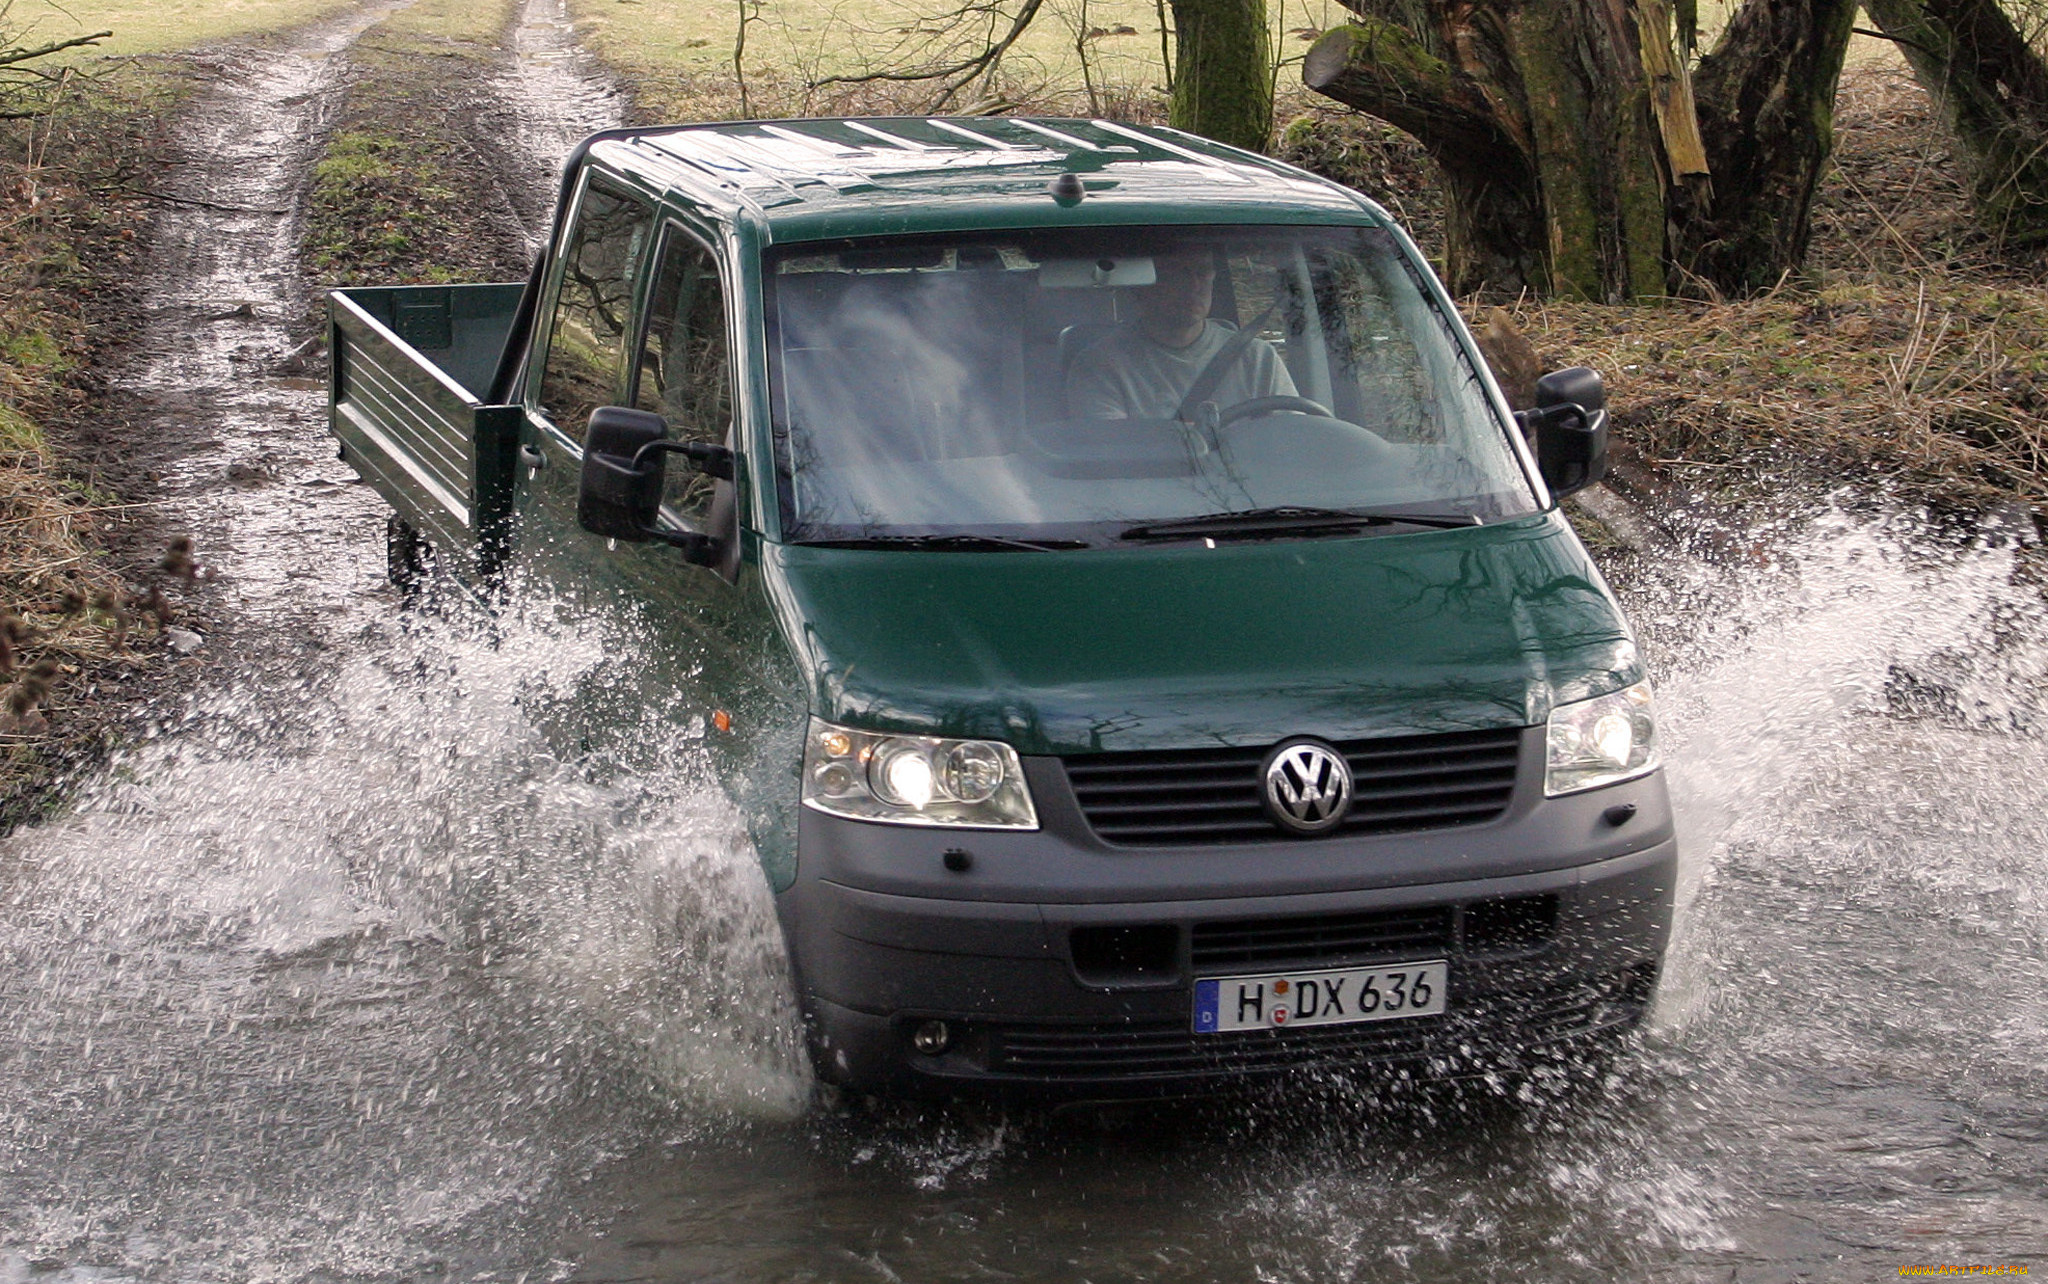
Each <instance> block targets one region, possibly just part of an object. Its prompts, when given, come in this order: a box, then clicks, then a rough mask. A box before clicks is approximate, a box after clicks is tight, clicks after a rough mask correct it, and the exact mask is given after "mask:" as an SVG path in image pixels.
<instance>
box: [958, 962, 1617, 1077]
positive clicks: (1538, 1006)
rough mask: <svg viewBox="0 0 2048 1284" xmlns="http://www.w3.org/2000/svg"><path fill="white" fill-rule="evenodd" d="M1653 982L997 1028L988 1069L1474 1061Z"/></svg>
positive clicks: (1532, 1044) (1123, 1071)
mask: <svg viewBox="0 0 2048 1284" xmlns="http://www.w3.org/2000/svg"><path fill="white" fill-rule="evenodd" d="M1655 982H1656V972H1655V967H1654V965H1648V966H1645V967H1641V968H1631V969H1629V970H1627V971H1623V972H1619V973H1616V974H1615V975H1613V976H1611V977H1606V978H1603V979H1601V980H1599V981H1596V982H1580V983H1576V984H1570V985H1563V986H1558V987H1554V988H1552V989H1548V990H1538V991H1534V992H1530V993H1519V994H1501V995H1493V996H1489V997H1487V998H1485V999H1482V1000H1479V1001H1476V1002H1473V1003H1470V1004H1469V1005H1466V1006H1464V1007H1462V1008H1460V1007H1459V1006H1457V1005H1458V1002H1459V1000H1458V998H1457V995H1456V994H1455V993H1453V994H1452V995H1451V1003H1452V1005H1453V1007H1452V1010H1451V1012H1449V1013H1447V1014H1445V1015H1443V1016H1434V1017H1415V1018H1413V1019H1410V1020H1395V1021H1371V1022H1363V1023H1359V1024H1355V1025H1325V1026H1297V1027H1295V1028H1293V1029H1289V1030H1245V1031H1235V1032H1231V1033H1227V1034H1196V1033H1194V1032H1193V1031H1192V1030H1190V1029H1189V1028H1188V1026H1187V1024H1186V1023H1185V1022H1130V1023H1127V1024H1121V1025H1036V1026H1006V1027H998V1028H996V1029H993V1030H991V1031H990V1035H991V1038H990V1041H989V1070H990V1071H991V1072H992V1073H997V1074H1011V1075H1028V1076H1031V1077H1034V1078H1041V1079H1108V1078H1115V1079H1131V1078H1144V1077H1148V1076H1152V1077H1160V1078H1167V1077H1176V1076H1189V1075H1195V1076H1199V1075H1222V1074H1238V1073H1244V1072H1247V1071H1260V1070H1282V1069H1288V1068H1291V1067H1296V1066H1307V1065H1328V1066H1346V1065H1363V1064H1367V1063H1372V1062H1389V1061H1419V1060H1425V1059H1431V1058H1445V1059H1448V1060H1449V1061H1451V1062H1454V1063H1469V1062H1474V1061H1475V1060H1479V1059H1483V1058H1486V1057H1488V1056H1497V1055H1499V1054H1501V1053H1505V1052H1509V1051H1512V1050H1517V1049H1532V1048H1538V1047H1541V1046H1542V1045H1544V1044H1547V1043H1553V1042H1557V1041H1559V1040H1562V1039H1569V1038H1572V1037H1574V1036H1579V1035H1586V1034H1591V1033H1593V1032H1595V1031H1598V1030H1602V1029H1607V1028H1611V1027H1614V1026H1616V1025H1619V1024H1621V1023H1622V1022H1624V1021H1627V1020H1632V1019H1634V1018H1635V1017H1637V1016H1639V1015H1640V1014H1641V1013H1642V1011H1643V1008H1644V1006H1645V1005H1646V1004H1647V1002H1648V1000H1649V995H1650V990H1651V989H1652V988H1653V987H1654V985H1655ZM1447 1068H1449V1069H1452V1070H1455V1069H1456V1065H1455V1064H1454V1065H1451V1066H1448V1067H1447Z"/></svg>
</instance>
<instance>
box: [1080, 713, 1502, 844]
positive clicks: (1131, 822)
mask: <svg viewBox="0 0 2048 1284" xmlns="http://www.w3.org/2000/svg"><path fill="white" fill-rule="evenodd" d="M1521 744H1522V731H1521V729H1520V728H1518V727H1508V728H1504V729H1502V730H1498V731H1463V732H1456V733H1453V734H1450V735H1442V736H1400V737H1393V738H1386V739H1379V740H1353V741H1349V742H1346V743H1344V744H1340V745H1338V746H1337V748H1338V749H1339V750H1341V751H1342V752H1343V754H1344V757H1345V758H1346V759H1347V760H1348V761H1349V762H1350V763H1351V774H1352V778H1353V782H1354V783H1353V792H1352V798H1351V810H1350V812H1349V813H1348V814H1347V815H1346V816H1345V818H1344V823H1343V824H1342V825H1341V826H1339V827H1338V828H1336V829H1334V830H1332V831H1330V832H1331V833H1332V834H1388V833H1400V832H1403V831H1408V830H1419V829H1448V828H1452V827H1454V826H1458V825H1477V824H1483V823H1484V822H1486V821H1489V820H1492V819H1494V818H1495V817H1497V816H1499V815H1500V814H1501V813H1502V812H1504V811H1506V810H1507V806H1508V801H1509V799H1511V798H1512V797H1513V796H1514V790H1515V769H1516V763H1517V758H1518V756H1519V752H1520V749H1521ZM1265 758H1266V749H1265V748H1252V749H1178V750H1167V751H1164V752H1157V753H1118V754H1091V755H1088V756H1087V757H1074V758H1068V759H1066V760H1065V764H1066V769H1067V780H1068V782H1069V783H1071V784H1072V785H1073V787H1074V795H1075V797H1076V798H1078V799H1079V800H1080V803H1081V811H1082V813H1083V814H1084V815H1086V816H1087V817H1088V823H1089V825H1091V826H1092V827H1093V828H1094V830H1095V832H1096V833H1097V834H1098V835H1099V836H1101V838H1102V840H1103V841H1104V842H1108V843H1114V844H1117V845H1119V846H1124V847H1174V846H1197V845H1210V844H1216V843H1260V842H1274V841H1281V840H1283V839H1284V838H1285V835H1283V834H1282V832H1281V830H1280V828H1279V827H1278V826H1277V825H1275V824H1274V823H1273V822H1272V821H1271V820H1270V819H1268V818H1267V816H1266V812H1265V809H1264V807H1263V805H1262V804H1261V802H1260V781H1259V764H1260V763H1262V762H1264V761H1265ZM1324 837H1328V835H1324ZM1287 841H1297V840H1292V839H1288V840H1287ZM1310 841H1314V840H1310Z"/></svg>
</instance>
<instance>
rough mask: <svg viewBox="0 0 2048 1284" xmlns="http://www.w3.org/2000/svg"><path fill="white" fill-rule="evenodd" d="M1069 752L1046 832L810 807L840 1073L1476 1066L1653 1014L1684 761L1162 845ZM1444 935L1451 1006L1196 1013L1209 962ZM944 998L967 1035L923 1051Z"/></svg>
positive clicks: (818, 967)
mask: <svg viewBox="0 0 2048 1284" xmlns="http://www.w3.org/2000/svg"><path fill="white" fill-rule="evenodd" d="M1056 774H1057V773H1056V768H1055V770H1054V771H1053V772H1041V771H1039V770H1034V771H1033V780H1032V785H1033V792H1034V795H1035V796H1036V797H1037V798H1038V799H1039V801H1040V810H1041V819H1042V821H1043V822H1044V828H1043V829H1041V830H1040V831H1039V832H1035V833H1027V834H1008V833H1005V834H995V833H984V832H958V831H955V832H946V831H937V830H919V829H908V828H901V827H894V826H879V825H870V824H863V823H859V822H852V821H844V820H839V819H835V818H832V817H828V816H824V815H821V814H818V813H815V812H810V811H806V812H805V813H804V815H803V820H802V828H801V842H800V853H799V867H798V877H797V881H796V882H795V884H794V885H792V886H791V887H790V888H789V889H788V890H787V891H785V892H784V893H782V895H781V896H780V897H779V898H778V909H779V912H780V914H781V916H782V920H783V927H784V931H785V934H786V936H787V939H788V941H789V945H790V953H791V957H792V960H793V962H794V964H795V968H796V973H797V979H798V985H799V989H800V997H801V1001H802V1004H803V1008H804V1013H805V1017H806V1020H807V1021H808V1023H809V1027H810V1037H811V1046H812V1055H813V1060H814V1063H815V1065H816V1067H817V1070H818V1073H819V1075H820V1076H821V1077H822V1078H824V1079H826V1080H828V1081H831V1082H837V1083H842V1084H846V1085H849V1086H852V1087H856V1088H859V1089H863V1090H873V1091H887V1092H892V1093H908V1094H949V1093H963V1092H975V1091H995V1092H1010V1093H1022V1094H1025V1095H1034V1096H1055V1097H1056V1096H1068V1097H1074V1096H1079V1097H1090V1098H1100V1097H1119V1096H1143V1095H1148V1094H1157V1093H1174V1092H1186V1091H1202V1090H1205V1089H1207V1088H1210V1087H1214V1086H1220V1085H1221V1084H1222V1083H1225V1082H1235V1081H1241V1080H1243V1079H1244V1078H1246V1077H1247V1076H1259V1075H1264V1074H1273V1073H1282V1072H1287V1071H1291V1070H1295V1069H1298V1068H1301V1067H1304V1066H1314V1067H1319V1068H1320V1067H1334V1068H1343V1067H1352V1066H1367V1065H1372V1064H1376V1063H1395V1062H1398V1063H1402V1064H1404V1065H1406V1064H1413V1065H1418V1066H1422V1067H1424V1068H1426V1069H1430V1070H1433V1071H1435V1072H1437V1073H1442V1074H1451V1075H1455V1074H1458V1073H1463V1072H1473V1071H1481V1070H1485V1069H1489V1068H1493V1067H1495V1066H1498V1065H1502V1064H1513V1063H1515V1062H1516V1061H1517V1059H1519V1058H1523V1057H1526V1055H1527V1054H1528V1053H1529V1052H1531V1051H1532V1050H1535V1049H1540V1048H1545V1047H1551V1046H1556V1045H1569V1044H1573V1043H1576V1042H1578V1041H1581V1040H1585V1039H1589V1038H1598V1037H1600V1036H1602V1035H1605V1034H1608V1033H1611V1032H1613V1031H1616V1030H1619V1029H1623V1028H1626V1027H1628V1026H1630V1025H1633V1024H1634V1023H1635V1022H1636V1021H1637V1020H1639V1019H1640V1017H1641V1015H1642V1013H1643V1011H1644V1009H1645V1008H1646V1006H1647V1004H1648V1002H1649V999H1650V996H1651V993H1652V991H1653V990H1654V988H1655V983H1656V977H1657V970H1658V967H1659V966H1660V964H1661V962H1662V959H1663V954H1664V948H1665V944H1666V942H1667V940H1668V938H1669V935H1670V929H1671V909H1672V897H1673V893H1674V890H1675V886H1676V881H1677V843H1676V840H1675V838H1674V837H1673V834H1672V827H1671V816H1670V806H1669V802H1668V800H1667V798H1666V794H1665V789H1664V782H1663V778H1662V775H1661V773H1660V774H1657V775H1653V776H1651V777H1648V778H1646V779H1643V780H1639V781H1632V782H1629V783H1626V784H1623V785H1618V786H1613V787H1611V788H1608V789H1601V790H1595V791H1591V792H1589V793H1587V794H1582V795H1576V796H1573V797H1567V798H1562V799H1548V800H1546V799H1542V798H1541V789H1540V782H1539V788H1537V789H1536V790H1535V791H1534V794H1535V798H1534V800H1533V801H1530V802H1529V803H1528V804H1527V805H1522V806H1517V807H1514V808H1511V809H1510V810H1509V812H1508V814H1506V815H1505V816H1503V817H1501V818H1500V819H1499V820H1497V821H1494V822H1491V823H1488V824H1486V825H1481V826H1473V827H1468V828H1464V829H1460V830H1454V831H1438V832H1430V833H1421V834H1404V835H1387V836H1380V837H1370V838H1347V839H1325V840H1317V841H1294V842H1286V841H1281V842H1274V843H1267V844H1256V845H1251V846H1243V847H1233V848H1229V849H1222V850H1218V849H1206V850H1202V851H1189V850H1186V849H1179V850H1147V851H1141V852H1140V851H1132V850H1129V849H1118V848H1112V847H1108V846H1107V845H1105V844H1102V843H1100V842H1099V841H1098V840H1095V839H1094V838H1093V836H1092V834H1090V833H1089V832H1088V830H1087V828H1086V825H1085V822H1078V823H1077V821H1078V818H1077V816H1076V815H1075V814H1073V813H1071V812H1070V811H1068V810H1067V805H1068V802H1069V800H1070V799H1071V794H1070V793H1068V792H1066V791H1065V790H1064V789H1063V787H1062V784H1063V782H1062V781H1060V780H1059V779H1057V778H1055V777H1056ZM1517 796H1518V798H1523V799H1526V798H1529V797H1530V791H1528V790H1525V789H1518V790H1517ZM1622 804H1633V807H1634V811H1633V814H1631V815H1629V816H1628V817H1627V818H1626V819H1625V820H1622V821H1621V822H1620V823H1615V820H1614V819H1613V817H1614V816H1615V815H1617V814H1618V813H1617V811H1616V808H1617V807H1618V806H1619V805H1622ZM948 852H952V853H954V855H953V856H952V858H951V860H950V861H949V860H948V858H947V853H948ZM963 853H964V854H965V856H966V859H965V860H964V861H963V860H962V858H961V854H963ZM963 864H964V865H965V866H966V868H964V869H962V868H960V866H962V865H963ZM1020 893H1024V894H1020ZM1428 959H1444V960H1446V961H1447V962H1448V964H1449V968H1448V980H1447V986H1448V989H1447V999H1448V1003H1447V1011H1446V1012H1444V1013H1443V1014H1442V1015H1440V1016H1426V1017H1414V1018H1401V1019H1394V1020H1384V1021H1371V1022H1360V1023H1355V1024H1343V1025H1323V1026H1308V1027H1295V1028H1290V1029H1284V1030H1254V1031H1244V1032H1237V1033H1230V1034H1197V1033H1195V1032H1194V1030H1193V1001H1194V1000H1193V987H1194V982H1195V980H1196V979H1197V978H1198V977H1215V976H1254V975H1270V974H1274V973H1280V972H1301V971H1313V970H1316V969H1324V968H1338V967H1353V966H1371V965H1375V964H1379V963H1396V962H1419V961H1423V960H1428ZM933 1021H941V1022H944V1023H945V1026H946V1033H947V1036H948V1038H947V1043H946V1048H945V1050H944V1051H943V1052H939V1053H936V1054H931V1053H927V1052H919V1051H918V1050H916V1048H915V1046H914V1045H913V1042H912V1037H913V1035H914V1033H915V1032H916V1031H917V1029H918V1028H919V1027H920V1026H924V1025H925V1024H926V1023H928V1022H933Z"/></svg>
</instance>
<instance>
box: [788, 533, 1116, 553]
mask: <svg viewBox="0 0 2048 1284" xmlns="http://www.w3.org/2000/svg"><path fill="white" fill-rule="evenodd" d="M795 542H796V543H799V544H802V545H805V546H806V547H809V548H908V549H937V550H940V551H942V552H976V551H986V550H992V549H1022V550H1024V551H1025V552H1030V553H1050V552H1055V551H1057V550H1059V549H1064V548H1087V547H1088V541H1086V540H1079V539H1010V538H1008V537H1006V536H1002V535H857V536H850V537H848V538H846V539H801V540H797V541H795Z"/></svg>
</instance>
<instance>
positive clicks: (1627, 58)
mask: <svg viewBox="0 0 2048 1284" xmlns="http://www.w3.org/2000/svg"><path fill="white" fill-rule="evenodd" d="M1344 3H1345V5H1346V6H1347V7H1348V8H1350V9H1352V10H1353V12H1355V13H1357V14H1359V21H1358V22H1356V23H1354V24H1352V25H1350V26H1347V27H1342V28H1338V29H1336V30H1333V31H1330V32H1327V33H1325V34H1324V35H1323V37H1322V38H1321V39H1320V40H1318V41H1317V42H1316V43H1315V45H1314V46H1313V47H1312V48H1311V49H1310V50H1309V53H1308V58H1307V60H1306V63H1305V64H1304V66H1303V69H1302V78H1303V80H1304V82H1305V83H1306V84H1307V85H1308V86H1309V87H1310V88H1311V89H1316V90H1319V91H1320V92H1322V93H1324V94H1327V95H1329V96H1330V97H1332V98H1335V99H1337V100H1338V101H1340V102H1344V103H1348V104H1350V105H1352V106H1354V107H1357V108H1359V109H1360V110H1362V111H1365V112H1369V113H1371V114H1372V115H1375V116H1378V117H1380V118H1382V119H1384V120H1387V121H1389V122H1390V123H1392V124H1394V125H1396V126H1397V127H1399V128H1402V129H1405V130H1407V131H1408V132H1409V133H1412V134H1414V135H1415V136H1416V138H1418V139H1419V140H1421V142H1422V144H1423V146H1424V147H1426V148H1428V149H1429V151H1430V153H1431V155H1433V156H1434V157H1435V158H1436V160H1437V162H1438V163H1439V164H1440V165H1441V166H1442V167H1443V169H1444V173H1445V175H1446V184H1447V187H1448V193H1447V195H1448V198H1449V199H1448V207H1447V210H1446V220H1445V221H1446V226H1447V236H1446V242H1447V245H1446V268H1447V272H1446V275H1447V276H1448V277H1449V278H1450V283H1451V286H1452V288H1453V289H1455V290H1459V291H1461V292H1463V291H1470V290H1473V289H1476V288H1479V287H1481V286H1485V287H1490V288H1492V289H1495V290H1501V291H1507V292H1514V291H1519V290H1521V289H1524V288H1527V289H1532V290H1534V291H1536V292H1538V293H1544V294H1564V295H1577V296H1580V297H1584V298H1593V299H1607V300H1616V299H1623V298H1631V297H1642V296H1650V295H1660V294H1664V293H1666V292H1667V291H1668V290H1670V289H1672V288H1674V287H1681V288H1682V287H1683V286H1684V285H1686V284H1687V283H1688V282H1689V281H1690V280H1692V279H1693V278H1699V279H1703V280H1705V281H1708V282H1710V283H1712V284H1713V285H1714V287H1715V288H1717V289H1722V290H1728V291H1736V290H1743V289H1749V288H1752V287H1754V286H1755V285H1757V284H1770V283H1773V282H1775V281H1776V280H1777V279H1778V278H1779V276H1780V275H1781V274H1782V273H1783V271H1784V270H1785V269H1786V268H1787V267H1792V266H1796V265H1797V263H1798V261H1799V256H1800V255H1801V254H1803V253H1804V251H1805V245H1806V228H1807V225H1808V219H1807V211H1808V209H1809V207H1810V205H1811V202H1812V196H1813V189H1814V186H1815V183H1816V181H1817V179H1818V175H1819V172H1820V167H1821V165H1822V163H1823V162H1824V161H1825V159H1826V157H1827V155H1828V147H1829V140H1830V135H1831V130H1832V111H1833V103H1834V85H1835V80H1836V78H1837V75H1838V73H1839V71H1840V68H1841V61H1842V51H1843V48H1844V47H1845V43H1846V41H1847V38H1848V26H1847V24H1848V15H1849V13H1850V12H1852V9H1853V6H1851V5H1850V4H1849V3H1848V0H1749V3H1748V4H1747V5H1746V6H1745V8H1744V9H1743V11H1742V13H1741V14H1739V15H1738V17H1737V19H1736V21H1735V22H1734V23H1733V24H1731V26H1730V28H1729V31H1728V33H1726V34H1725V35H1724V37H1723V40H1722V43H1721V46H1720V47H1719V48H1717V49H1716V51H1715V53H1714V54H1713V55H1712V56H1710V57H1709V58H1708V59H1706V60H1705V61H1703V62H1702V64H1701V71H1700V77H1699V79H1698V81H1697V82H1696V81H1694V80H1693V79H1692V78H1690V77H1689V76H1688V74H1687V71H1686V63H1685V58H1684V56H1683V54H1682V52H1681V51H1680V49H1678V48H1674V44H1673V20H1674V6H1673V4H1672V0H1526V2H1517V0H1344ZM1677 7H1678V9H1679V11H1680V12H1679V21H1680V23H1681V24H1682V25H1685V24H1689V23H1690V21H1691V19H1690V18H1689V17H1686V16H1684V14H1685V13H1687V12H1689V11H1690V9H1691V6H1690V5H1689V4H1684V3H1682V2H1681V3H1680V4H1679V5H1678V6H1677ZM1688 43H1689V42H1688ZM1696 98H1697V99H1698V104H1697V106H1696V105H1695V99H1696ZM1708 124H1711V126H1712V128H1711V129H1706V130H1705V131H1704V132H1703V127H1704V126H1707V125H1708Z"/></svg>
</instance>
